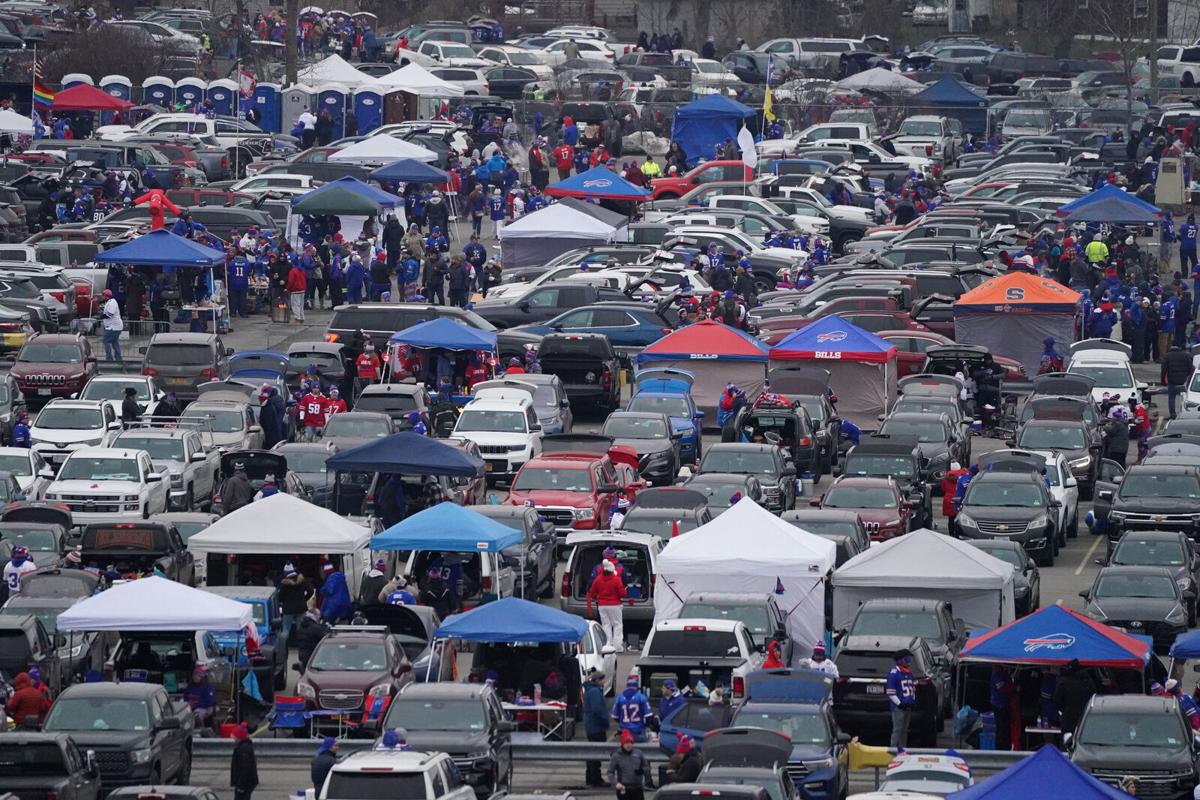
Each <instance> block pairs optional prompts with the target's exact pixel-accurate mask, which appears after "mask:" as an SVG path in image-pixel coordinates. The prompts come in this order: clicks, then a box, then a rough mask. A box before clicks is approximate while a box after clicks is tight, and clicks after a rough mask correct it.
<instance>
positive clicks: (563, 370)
mask: <svg viewBox="0 0 1200 800" xmlns="http://www.w3.org/2000/svg"><path fill="white" fill-rule="evenodd" d="M541 361H542V371H543V372H546V373H552V374H554V375H557V376H558V377H559V379H560V380H561V381H562V382H563V383H564V384H566V385H568V386H591V387H595V388H597V389H599V388H600V386H601V379H602V378H603V376H604V369H605V361H604V359H602V358H592V357H588V356H566V355H564V356H556V355H553V354H550V355H546V356H542V357H541ZM609 379H610V380H611V379H612V376H611V375H610V376H609Z"/></svg>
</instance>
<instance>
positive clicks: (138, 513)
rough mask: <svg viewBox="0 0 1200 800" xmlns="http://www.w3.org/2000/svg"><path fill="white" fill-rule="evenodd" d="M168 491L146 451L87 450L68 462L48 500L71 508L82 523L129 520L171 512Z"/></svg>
mask: <svg viewBox="0 0 1200 800" xmlns="http://www.w3.org/2000/svg"><path fill="white" fill-rule="evenodd" d="M168 487H169V484H168V483H167V482H166V481H164V480H163V476H162V474H161V473H158V472H155V470H154V464H153V462H152V461H151V460H150V454H149V453H147V452H146V451H145V450H124V449H117V448H113V447H87V448H81V449H79V450H74V451H72V452H71V454H70V455H69V456H68V457H67V460H66V461H64V462H63V465H62V469H60V470H59V471H58V477H57V478H56V479H55V481H54V483H52V484H50V485H49V486H48V487H47V488H46V500H47V501H49V502H51V503H61V504H62V505H65V506H67V507H68V508H70V509H71V519H72V520H74V521H75V523H76V524H79V525H85V524H87V523H89V522H128V521H133V520H143V519H146V518H147V517H149V516H150V515H151V514H161V513H163V512H164V511H166V510H167V492H168Z"/></svg>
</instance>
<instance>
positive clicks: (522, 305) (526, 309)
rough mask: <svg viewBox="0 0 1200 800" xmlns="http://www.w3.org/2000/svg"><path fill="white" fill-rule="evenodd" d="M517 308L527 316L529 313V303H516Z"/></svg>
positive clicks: (524, 301) (523, 301)
mask: <svg viewBox="0 0 1200 800" xmlns="http://www.w3.org/2000/svg"><path fill="white" fill-rule="evenodd" d="M517 308H519V309H521V310H522V311H524V312H525V313H526V314H528V313H529V301H528V300H522V301H521V302H519V303H517Z"/></svg>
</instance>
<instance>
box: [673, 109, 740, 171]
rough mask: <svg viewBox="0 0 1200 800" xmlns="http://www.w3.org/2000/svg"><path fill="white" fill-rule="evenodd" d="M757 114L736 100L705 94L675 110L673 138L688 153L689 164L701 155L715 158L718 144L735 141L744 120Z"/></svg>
mask: <svg viewBox="0 0 1200 800" xmlns="http://www.w3.org/2000/svg"><path fill="white" fill-rule="evenodd" d="M754 114H755V111H754V109H753V108H750V106H746V105H742V104H741V103H739V102H737V101H736V100H730V99H729V98H728V97H725V96H724V95H720V94H706V95H705V96H704V97H701V98H700V99H699V100H694V101H692V102H691V103H688V104H687V105H686V106H680V107H679V108H677V109H675V121H674V123H673V124H672V125H671V139H672V140H673V141H676V142H678V143H679V146H680V147H682V148H683V152H684V153H685V154H687V163H688V165H689V166H691V165H695V164H696V163H697V162H698V161H699V160H700V159H701V158H704V159H712V158H713V157H714V155H715V150H716V146H717V145H719V144H721V142H723V141H725V140H726V139H729V140H730V141H735V142H736V141H737V135H738V131H739V130H741V128H742V125H743V123H744V122H745V121H746V120H747V119H749V118H750V117H753V116H754Z"/></svg>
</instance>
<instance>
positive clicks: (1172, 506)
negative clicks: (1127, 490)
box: [1113, 495, 1196, 514]
mask: <svg viewBox="0 0 1200 800" xmlns="http://www.w3.org/2000/svg"><path fill="white" fill-rule="evenodd" d="M1113 508H1114V509H1117V510H1119V511H1132V512H1134V513H1140V514H1190V513H1192V512H1193V511H1195V510H1196V507H1195V505H1194V504H1193V503H1189V502H1188V501H1187V500H1184V499H1183V498H1181V497H1121V496H1120V495H1118V496H1117V497H1115V498H1113Z"/></svg>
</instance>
